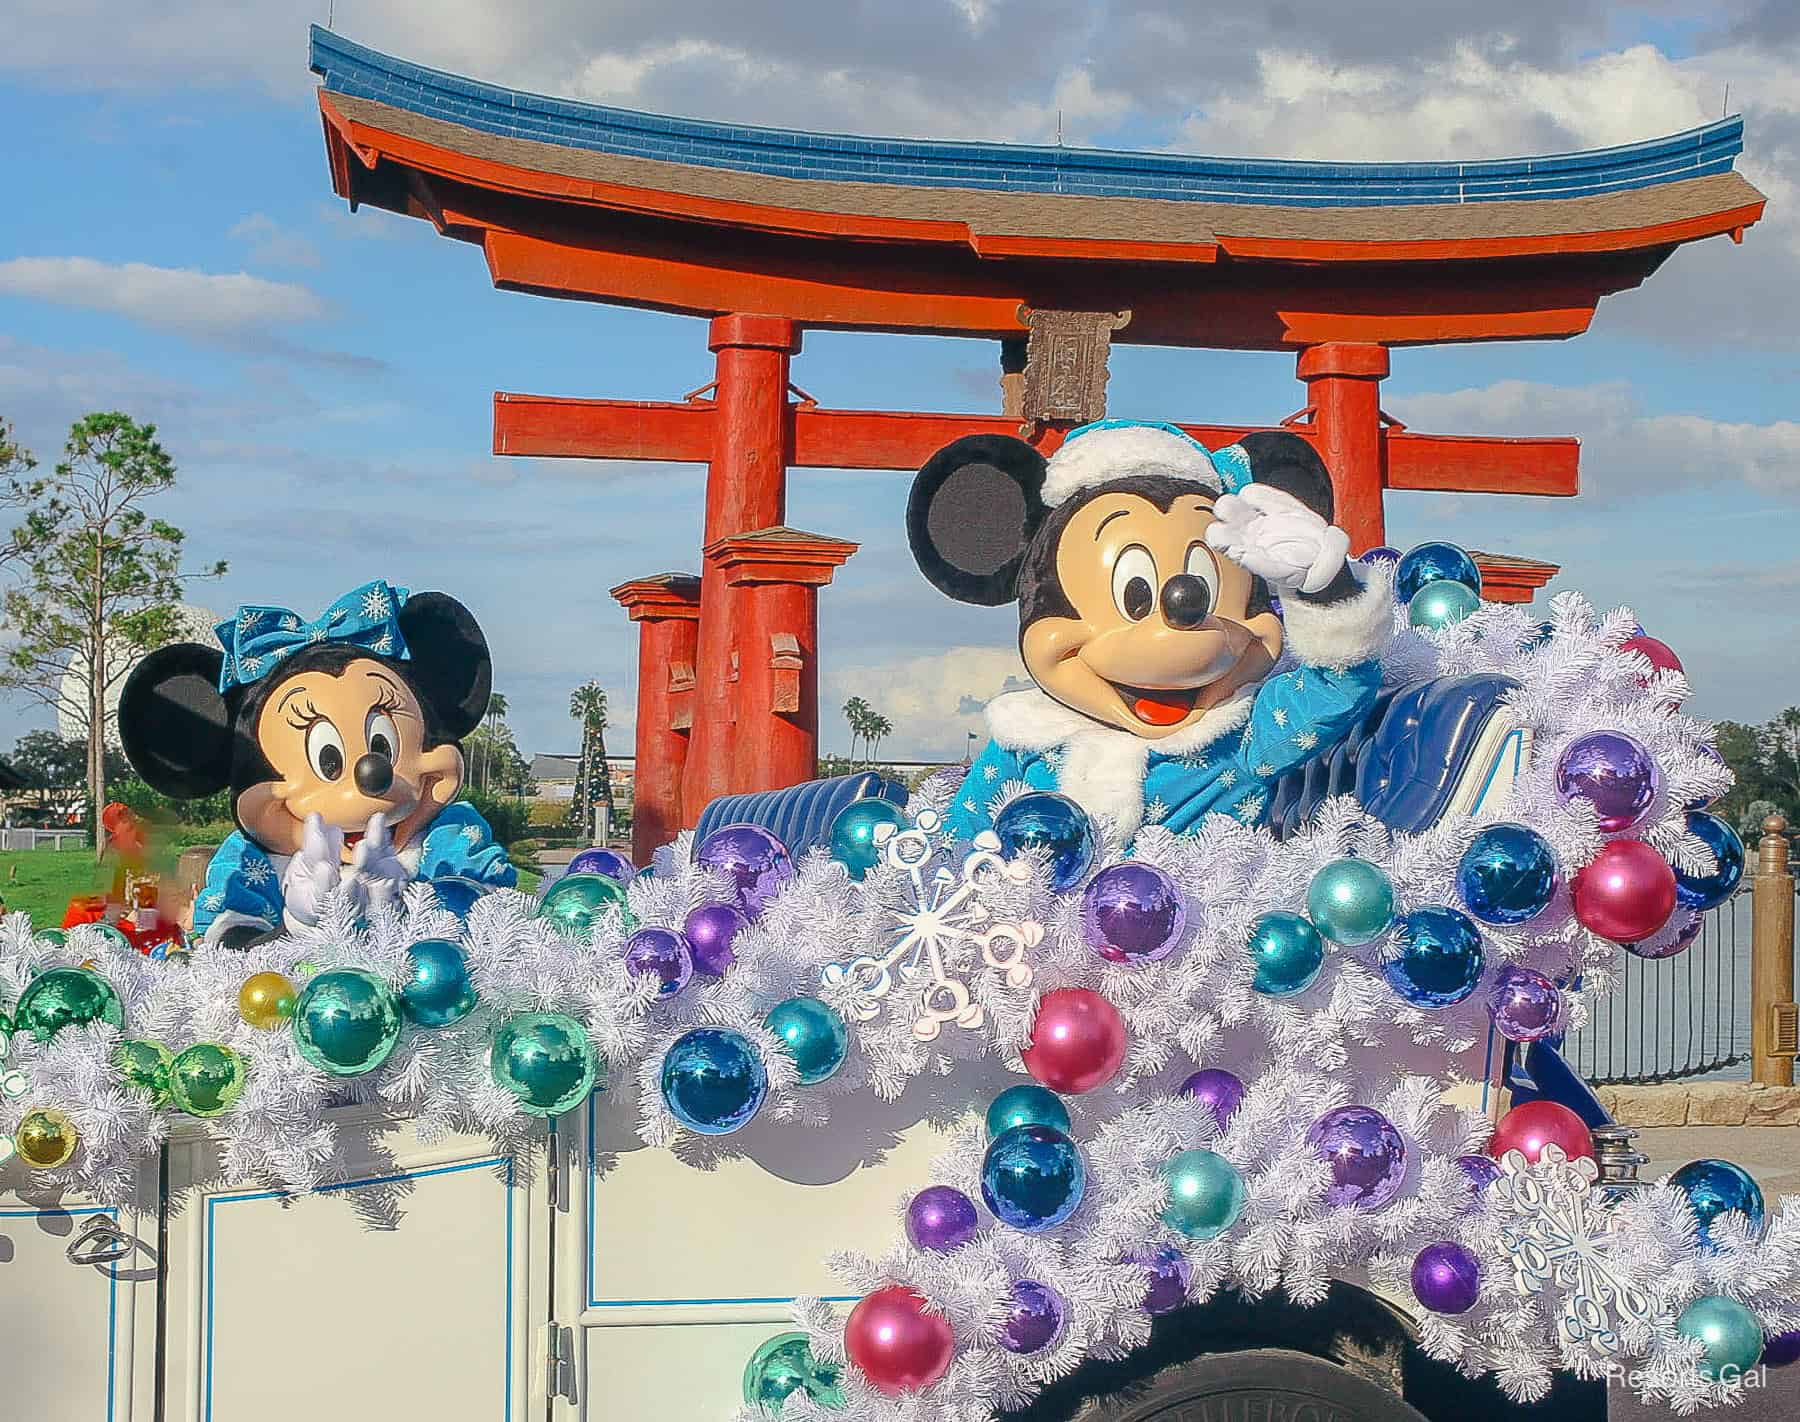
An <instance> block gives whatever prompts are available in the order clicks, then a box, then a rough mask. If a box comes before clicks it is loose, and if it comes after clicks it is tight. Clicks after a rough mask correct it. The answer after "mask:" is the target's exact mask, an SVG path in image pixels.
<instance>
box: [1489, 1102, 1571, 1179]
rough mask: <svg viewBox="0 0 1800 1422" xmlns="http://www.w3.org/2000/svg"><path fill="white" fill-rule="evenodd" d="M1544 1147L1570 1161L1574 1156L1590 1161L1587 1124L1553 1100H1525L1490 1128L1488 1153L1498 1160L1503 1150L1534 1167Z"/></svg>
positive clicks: (1503, 1153)
mask: <svg viewBox="0 0 1800 1422" xmlns="http://www.w3.org/2000/svg"><path fill="white" fill-rule="evenodd" d="M1547 1145H1555V1146H1557V1147H1559V1148H1560V1149H1561V1150H1562V1153H1563V1154H1564V1155H1566V1156H1568V1157H1569V1159H1570V1160H1574V1159H1575V1158H1576V1157H1578V1156H1586V1157H1587V1158H1588V1159H1589V1160H1592V1159H1593V1158H1594V1138H1593V1136H1592V1135H1590V1134H1589V1133H1588V1128H1587V1122H1585V1121H1583V1120H1582V1119H1581V1117H1579V1116H1577V1115H1576V1114H1575V1113H1574V1112H1573V1111H1571V1110H1570V1109H1569V1108H1568V1107H1567V1106H1559V1105H1558V1104H1557V1103H1556V1102H1554V1101H1527V1102H1525V1104H1524V1105H1522V1106H1515V1107H1513V1108H1512V1110H1510V1111H1508V1112H1507V1113H1506V1114H1505V1115H1504V1116H1502V1117H1501V1118H1500V1123H1499V1124H1498V1125H1497V1126H1495V1127H1494V1138H1493V1139H1492V1140H1491V1141H1489V1142H1488V1154H1489V1155H1491V1156H1493V1157H1494V1159H1495V1160H1498V1159H1500V1157H1501V1156H1503V1155H1505V1154H1506V1153H1507V1151H1509V1150H1516V1151H1518V1152H1519V1153H1520V1154H1521V1155H1523V1156H1524V1157H1525V1159H1527V1160H1529V1161H1531V1162H1532V1163H1533V1164H1534V1165H1535V1164H1536V1163H1537V1158H1538V1157H1539V1156H1540V1155H1542V1154H1543V1151H1544V1147H1545V1146H1547Z"/></svg>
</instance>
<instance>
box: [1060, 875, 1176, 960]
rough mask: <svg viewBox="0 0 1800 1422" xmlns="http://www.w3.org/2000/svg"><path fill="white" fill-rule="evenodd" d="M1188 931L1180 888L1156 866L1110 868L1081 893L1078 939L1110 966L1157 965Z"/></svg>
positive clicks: (1092, 880)
mask: <svg viewBox="0 0 1800 1422" xmlns="http://www.w3.org/2000/svg"><path fill="white" fill-rule="evenodd" d="M1186 931H1187V906H1186V905H1185V904H1184V903H1182V900H1181V890H1180V889H1178V888H1177V887H1176V886H1175V881H1174V880H1173V879H1171V878H1170V877H1169V876H1168V875H1167V874H1165V873H1164V872H1163V871H1162V870H1161V869H1158V868H1157V867H1156V866H1155V865H1154V864H1145V863H1143V862H1141V861H1136V860H1134V861H1132V862H1130V863H1126V864H1109V865H1108V866H1107V867H1106V868H1104V869H1102V870H1101V871H1100V872H1099V873H1098V874H1096V875H1094V877H1093V878H1092V879H1091V880H1090V881H1089V882H1088V886H1087V888H1086V889H1085V890H1083V891H1082V895H1081V934H1082V937H1083V938H1085V939H1086V940H1087V944H1088V947H1090V948H1092V949H1093V950H1094V951H1095V952H1096V953H1098V954H1099V955H1100V956H1101V957H1102V958H1104V959H1106V961H1107V962H1109V963H1124V964H1127V965H1131V964H1138V963H1160V962H1161V961H1162V960H1163V959H1164V958H1166V957H1168V956H1169V954H1171V953H1173V952H1174V951H1175V949H1176V947H1177V946H1178V945H1179V944H1180V942H1181V935H1182V934H1183V933H1184V932H1186Z"/></svg>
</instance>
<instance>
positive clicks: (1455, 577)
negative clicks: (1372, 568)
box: [1394, 543, 1481, 602]
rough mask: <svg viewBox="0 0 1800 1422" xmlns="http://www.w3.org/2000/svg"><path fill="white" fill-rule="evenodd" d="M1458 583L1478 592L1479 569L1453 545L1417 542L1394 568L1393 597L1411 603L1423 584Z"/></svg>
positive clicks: (1479, 590) (1479, 585) (1471, 559)
mask: <svg viewBox="0 0 1800 1422" xmlns="http://www.w3.org/2000/svg"><path fill="white" fill-rule="evenodd" d="M1436 582H1452V583H1461V584H1463V585H1464V586H1465V587H1467V588H1468V589H1469V591H1470V592H1472V593H1475V594H1477V595H1479V594H1480V592H1481V569H1479V568H1477V567H1476V566H1475V560H1474V559H1473V558H1471V557H1470V556H1469V555H1468V554H1467V553H1465V552H1464V551H1463V550H1462V549H1460V548H1458V547H1457V546H1456V545H1455V544H1454V543H1421V544H1419V545H1418V546H1417V547H1414V548H1409V549H1407V551H1406V552H1405V553H1404V554H1402V555H1401V558H1400V563H1399V566H1398V567H1396V568H1395V569H1394V596H1395V597H1396V598H1398V599H1399V600H1400V601H1401V602H1411V601H1412V599H1413V595H1414V594H1415V593H1417V592H1418V591H1419V589H1420V588H1422V587H1424V586H1425V585H1426V584H1427V583H1436Z"/></svg>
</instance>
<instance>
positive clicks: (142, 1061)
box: [113, 1037, 175, 1106]
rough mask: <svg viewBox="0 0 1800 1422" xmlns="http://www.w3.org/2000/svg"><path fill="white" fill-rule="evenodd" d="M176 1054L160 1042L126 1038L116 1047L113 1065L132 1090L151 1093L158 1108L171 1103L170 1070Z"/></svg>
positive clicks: (151, 1097)
mask: <svg viewBox="0 0 1800 1422" xmlns="http://www.w3.org/2000/svg"><path fill="white" fill-rule="evenodd" d="M174 1062H175V1054H174V1053H173V1052H171V1051H170V1050H169V1049H168V1048H167V1047H165V1046H164V1045H163V1044H162V1043H161V1042H152V1041H149V1040H147V1039H142V1038H137V1037H127V1038H126V1039H125V1040H124V1041H122V1042H120V1043H119V1045H118V1046H116V1047H114V1048H113V1066H114V1067H115V1068H116V1069H117V1070H118V1073H119V1076H120V1078H121V1079H122V1080H123V1081H124V1083H125V1086H126V1087H127V1088H129V1089H133V1090H137V1091H143V1092H148V1093H149V1096H150V1099H151V1101H153V1102H155V1104H156V1105H158V1106H164V1105H167V1104H168V1100H169V1068H170V1067H171V1066H172V1065H173V1064H174Z"/></svg>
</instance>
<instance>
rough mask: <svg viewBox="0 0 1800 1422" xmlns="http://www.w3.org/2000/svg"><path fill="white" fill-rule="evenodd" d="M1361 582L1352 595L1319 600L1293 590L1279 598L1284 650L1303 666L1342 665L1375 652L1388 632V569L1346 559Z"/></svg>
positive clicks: (1390, 615)
mask: <svg viewBox="0 0 1800 1422" xmlns="http://www.w3.org/2000/svg"><path fill="white" fill-rule="evenodd" d="M1349 566H1350V573H1351V576H1352V577H1354V578H1355V579H1356V580H1357V581H1358V582H1359V583H1361V584H1362V591H1361V592H1359V593H1358V594H1356V596H1355V597H1348V598H1345V599H1344V600H1343V601H1342V602H1333V603H1327V604H1325V605H1324V606H1321V605H1319V604H1318V603H1313V602H1308V601H1307V600H1306V599H1305V598H1303V597H1300V596H1298V595H1295V596H1292V597H1286V598H1283V599H1282V603H1281V615H1282V622H1283V626H1284V629H1285V634H1286V635H1285V638H1284V640H1285V642H1286V644H1287V650H1288V651H1290V652H1292V653H1293V655H1294V659H1295V660H1296V661H1299V662H1303V663H1305V664H1306V665H1307V666H1309V667H1329V668H1330V669H1331V670H1333V671H1343V670H1344V669H1345V668H1346V667H1352V666H1355V665H1356V664H1357V663H1358V662H1366V661H1368V660H1369V659H1370V658H1371V657H1375V656H1379V655H1380V654H1381V651H1382V649H1383V648H1384V647H1386V646H1387V644H1388V641H1389V639H1390V638H1392V637H1393V635H1394V587H1393V581H1394V579H1393V572H1392V571H1391V569H1390V567H1389V565H1388V564H1386V563H1376V564H1373V565H1369V564H1361V563H1351V564H1350V565H1349Z"/></svg>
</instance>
